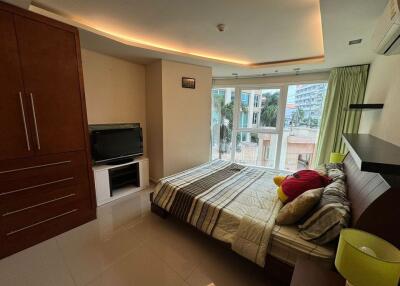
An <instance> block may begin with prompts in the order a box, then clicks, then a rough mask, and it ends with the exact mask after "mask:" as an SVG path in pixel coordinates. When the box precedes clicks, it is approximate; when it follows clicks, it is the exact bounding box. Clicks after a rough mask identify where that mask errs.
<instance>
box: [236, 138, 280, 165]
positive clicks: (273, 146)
mask: <svg viewBox="0 0 400 286" xmlns="http://www.w3.org/2000/svg"><path fill="white" fill-rule="evenodd" d="M277 145H278V134H269V133H252V132H238V133H237V135H236V149H235V162H238V163H242V164H248V165H256V166H263V167H269V168H275V158H276V152H277Z"/></svg>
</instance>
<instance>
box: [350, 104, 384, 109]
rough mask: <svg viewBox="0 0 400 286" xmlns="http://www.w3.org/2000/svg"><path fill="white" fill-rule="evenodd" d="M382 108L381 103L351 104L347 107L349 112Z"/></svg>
mask: <svg viewBox="0 0 400 286" xmlns="http://www.w3.org/2000/svg"><path fill="white" fill-rule="evenodd" d="M383 106H384V104H383V103H352V104H350V105H349V110H350V111H352V110H360V109H362V110H366V109H382V108H383Z"/></svg>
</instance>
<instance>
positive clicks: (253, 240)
mask: <svg viewBox="0 0 400 286" xmlns="http://www.w3.org/2000/svg"><path fill="white" fill-rule="evenodd" d="M344 164H345V173H346V176H347V185H348V196H349V199H350V201H351V210H352V227H356V228H360V229H363V230H366V231H369V232H372V233H375V234H377V235H379V236H381V237H383V238H385V239H387V240H389V241H390V242H392V243H394V244H395V245H396V246H398V243H399V240H398V239H399V235H398V230H395V231H393V230H392V229H393V225H394V226H396V224H397V226H398V223H397V220H396V218H395V217H396V215H397V214H398V208H396V210H395V211H392V210H389V208H385V207H384V206H387V207H394V206H395V204H397V202H396V203H394V201H393V200H394V199H396V200H397V201H398V199H399V194H400V192H399V191H398V190H397V188H398V185H397V184H398V182H399V180H398V176H385V175H381V174H379V173H369V172H361V171H360V170H359V169H358V167H357V166H356V163H355V161H354V159H353V158H352V156H351V155H348V156H347V157H346V159H345V161H344ZM278 174H285V172H282V171H276V170H270V169H265V168H257V167H248V166H242V165H238V164H235V163H231V162H227V161H222V160H215V161H212V162H209V163H206V164H203V165H200V166H198V167H195V168H192V169H189V170H186V171H184V172H181V173H178V174H175V175H172V176H169V177H166V178H163V179H161V180H160V182H159V183H158V184H157V186H156V188H155V191H154V193H152V194H151V202H152V211H153V212H155V213H157V214H159V215H161V216H163V217H166V216H168V215H172V216H174V217H177V218H178V219H180V220H182V221H185V222H186V223H189V224H191V225H192V226H194V227H195V228H197V229H198V230H200V231H202V232H203V233H206V234H207V235H209V236H211V237H213V238H215V239H217V240H219V241H222V242H224V243H225V244H227V245H229V247H231V248H232V250H233V251H235V252H237V253H238V254H240V255H241V256H243V257H245V258H247V259H249V260H251V261H253V262H254V263H256V264H257V265H259V266H261V267H265V268H266V270H267V269H268V268H270V267H271V268H274V269H276V268H277V267H279V268H280V270H279V271H280V272H282V271H281V270H282V267H284V268H285V269H284V270H285V271H283V272H285V273H287V275H290V271H291V269H292V267H293V265H294V264H295V263H296V260H297V259H298V258H299V257H300V256H307V257H308V258H309V259H313V260H316V261H318V262H319V263H321V264H324V265H326V266H327V267H330V266H332V265H333V261H334V257H335V251H336V245H335V244H334V243H331V244H328V245H323V246H321V245H316V244H314V243H312V242H308V241H305V240H303V239H301V238H300V237H299V234H298V230H297V228H296V226H277V225H275V218H276V215H277V212H278V211H279V209H280V207H281V206H282V205H281V202H280V201H279V200H278V199H277V196H276V186H275V185H274V183H273V180H272V178H273V177H274V176H275V175H278ZM286 174H287V173H286ZM393 184H395V186H394V185H393ZM377 215H379V216H380V218H381V219H382V220H385V222H384V223H383V224H382V223H381V220H379V221H378V220H376V219H372V218H374V217H375V218H376V216H377ZM388 226H391V227H389V228H388ZM268 272H269V271H268ZM275 272H276V271H275ZM289 277H290V276H289Z"/></svg>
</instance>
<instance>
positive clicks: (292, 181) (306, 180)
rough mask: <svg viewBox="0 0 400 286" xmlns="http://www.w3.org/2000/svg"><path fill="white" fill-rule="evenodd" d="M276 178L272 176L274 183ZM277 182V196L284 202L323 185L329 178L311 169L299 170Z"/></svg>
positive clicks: (328, 181)
mask: <svg viewBox="0 0 400 286" xmlns="http://www.w3.org/2000/svg"><path fill="white" fill-rule="evenodd" d="M276 179H277V177H275V178H274V182H275V183H276V182H277V180H276ZM279 182H280V185H279V184H277V185H278V186H279V188H278V190H277V192H278V196H279V199H280V200H281V201H282V202H283V203H286V202H290V201H293V200H294V199H295V198H297V197H298V196H299V195H301V194H302V193H304V192H305V191H308V190H311V189H317V188H321V187H325V186H326V185H328V184H329V183H330V179H329V178H328V177H326V176H321V175H320V174H319V173H318V172H316V171H313V170H301V171H298V172H296V173H294V174H292V175H290V176H287V177H286V178H284V179H283V181H280V180H279Z"/></svg>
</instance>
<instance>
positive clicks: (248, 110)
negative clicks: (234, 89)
mask: <svg viewBox="0 0 400 286" xmlns="http://www.w3.org/2000/svg"><path fill="white" fill-rule="evenodd" d="M279 96H280V89H246V90H242V91H241V93H240V116H239V128H264V127H266V128H268V127H269V128H271V127H272V128H275V127H276V122H277V117H278V108H279Z"/></svg>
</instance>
